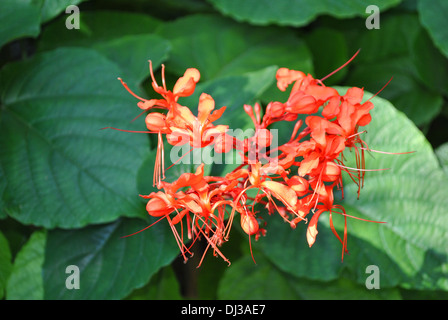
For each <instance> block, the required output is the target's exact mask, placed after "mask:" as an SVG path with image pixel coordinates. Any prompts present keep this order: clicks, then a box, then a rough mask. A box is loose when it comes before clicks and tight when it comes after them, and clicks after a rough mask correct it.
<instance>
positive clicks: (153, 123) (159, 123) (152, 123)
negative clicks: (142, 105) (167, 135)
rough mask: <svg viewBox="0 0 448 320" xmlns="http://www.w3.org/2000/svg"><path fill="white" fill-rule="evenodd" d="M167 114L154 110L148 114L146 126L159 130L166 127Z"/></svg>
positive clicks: (151, 129) (152, 129)
mask: <svg viewBox="0 0 448 320" xmlns="http://www.w3.org/2000/svg"><path fill="white" fill-rule="evenodd" d="M165 119H166V116H165V115H164V114H162V113H158V112H152V113H149V114H148V115H147V116H146V119H145V122H146V127H147V128H148V130H150V131H154V132H159V131H163V130H165V129H166V123H165Z"/></svg>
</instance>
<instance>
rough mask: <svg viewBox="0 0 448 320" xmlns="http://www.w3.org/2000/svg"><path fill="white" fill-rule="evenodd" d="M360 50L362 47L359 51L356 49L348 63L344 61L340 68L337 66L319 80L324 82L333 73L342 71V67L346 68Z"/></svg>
mask: <svg viewBox="0 0 448 320" xmlns="http://www.w3.org/2000/svg"><path fill="white" fill-rule="evenodd" d="M359 51H361V49H358V51H356V53H355V54H354V55H353V57H351V58H350V59H349V60H348V61H347V62H346V63H344V64H343V65H342V66H340V67H339V68H337V69H336V70H334V71H333V72H331V73H330V74H328V75H326V76H325V77H323V78H322V79H320V80H319V81H320V82H322V81H324V80H325V79H327V78H329V77H331V76H332V75H334V74H335V73H336V72H338V71H340V70H341V69H343V68H345V67H346V66H347V65H348V64H349V63H350V62H352V60H353V59H355V57H356V56H357V55H358V53H359Z"/></svg>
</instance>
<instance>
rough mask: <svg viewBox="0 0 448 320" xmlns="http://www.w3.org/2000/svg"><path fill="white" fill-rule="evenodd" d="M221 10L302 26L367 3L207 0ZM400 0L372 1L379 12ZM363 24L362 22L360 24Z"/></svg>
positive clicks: (357, 11)
mask: <svg viewBox="0 0 448 320" xmlns="http://www.w3.org/2000/svg"><path fill="white" fill-rule="evenodd" d="M208 1H209V2H210V3H212V4H213V5H214V6H215V7H216V8H217V9H218V10H219V11H220V12H221V13H223V14H224V15H228V16H231V17H232V18H234V19H236V20H238V21H247V22H249V23H252V24H256V25H268V24H278V25H288V26H296V27H299V26H304V25H306V24H308V23H310V22H311V21H313V20H314V19H315V18H316V17H317V16H320V15H331V16H334V17H337V18H350V17H359V16H361V17H362V16H366V8H367V6H368V5H369V4H370V3H366V2H365V1H363V0H340V1H334V0H322V1H313V0H284V1H269V0H262V1H259V0H258V1H256V0H246V1H238V0H208ZM400 2H401V0H378V1H375V2H374V3H372V4H375V5H377V6H378V7H379V9H380V11H381V12H383V11H385V10H386V9H388V8H390V7H393V6H395V5H397V4H399V3H400ZM361 27H364V25H362V26H360V28H361Z"/></svg>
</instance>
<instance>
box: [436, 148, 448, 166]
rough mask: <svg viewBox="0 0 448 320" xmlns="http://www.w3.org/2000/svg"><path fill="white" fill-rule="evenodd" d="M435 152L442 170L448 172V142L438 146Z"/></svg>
mask: <svg viewBox="0 0 448 320" xmlns="http://www.w3.org/2000/svg"><path fill="white" fill-rule="evenodd" d="M436 154H437V158H438V159H439V162H440V165H441V166H442V168H443V170H445V172H446V173H448V142H445V143H444V144H442V145H440V146H438V147H437V149H436Z"/></svg>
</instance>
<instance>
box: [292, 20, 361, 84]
mask: <svg viewBox="0 0 448 320" xmlns="http://www.w3.org/2000/svg"><path fill="white" fill-rule="evenodd" d="M305 40H306V43H307V45H308V47H309V48H310V50H311V52H312V56H313V61H314V77H315V78H316V79H319V78H323V77H325V76H326V75H328V74H330V73H331V72H332V71H333V70H336V69H337V68H339V67H340V66H342V65H343V64H344V63H345V62H346V61H347V60H348V59H349V55H348V50H347V43H346V39H345V37H344V35H343V34H342V32H340V31H338V30H334V29H330V28H326V27H321V28H317V29H315V30H313V31H312V32H310V33H307V34H306V36H305ZM351 54H354V52H353V53H351ZM290 69H291V68H290ZM346 73H347V68H344V69H342V70H340V71H339V72H337V73H336V74H334V75H333V76H331V77H330V78H328V80H325V84H326V85H327V86H330V85H332V84H335V83H338V82H339V81H340V80H341V79H343V78H344V76H345V75H346Z"/></svg>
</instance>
